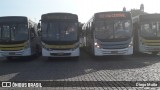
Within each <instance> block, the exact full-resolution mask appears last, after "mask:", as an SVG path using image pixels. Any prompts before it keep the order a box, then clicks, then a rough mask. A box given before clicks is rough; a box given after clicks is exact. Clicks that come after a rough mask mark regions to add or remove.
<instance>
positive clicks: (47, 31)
mask: <svg viewBox="0 0 160 90" xmlns="http://www.w3.org/2000/svg"><path fill="white" fill-rule="evenodd" d="M77 32H78V23H77V22H42V40H44V41H75V40H77V39H78V33H77Z"/></svg>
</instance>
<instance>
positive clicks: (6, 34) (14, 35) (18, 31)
mask: <svg viewBox="0 0 160 90" xmlns="http://www.w3.org/2000/svg"><path fill="white" fill-rule="evenodd" d="M27 39H28V29H27V24H0V42H9V41H11V42H14V41H24V40H27Z"/></svg>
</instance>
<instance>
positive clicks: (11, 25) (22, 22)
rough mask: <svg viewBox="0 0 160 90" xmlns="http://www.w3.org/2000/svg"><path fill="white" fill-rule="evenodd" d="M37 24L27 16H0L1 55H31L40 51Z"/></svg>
mask: <svg viewBox="0 0 160 90" xmlns="http://www.w3.org/2000/svg"><path fill="white" fill-rule="evenodd" d="M36 28H37V24H36V23H34V22H32V21H31V20H29V19H28V18H27V17H25V16H5V17H0V57H7V58H8V59H12V57H17V56H31V55H33V54H36V53H37V52H39V50H38V48H39V45H38V39H37V38H38V35H37V29H36Z"/></svg>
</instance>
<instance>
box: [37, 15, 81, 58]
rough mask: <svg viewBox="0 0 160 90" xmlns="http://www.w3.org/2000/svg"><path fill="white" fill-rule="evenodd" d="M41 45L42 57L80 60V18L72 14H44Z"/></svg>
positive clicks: (42, 17)
mask: <svg viewBox="0 0 160 90" xmlns="http://www.w3.org/2000/svg"><path fill="white" fill-rule="evenodd" d="M39 24H40V23H39ZM38 26H39V25H38ZM41 43H42V56H45V57H76V58H78V57H79V56H80V46H79V30H78V16H77V15H76V14H72V13H47V14H43V15H42V16H41Z"/></svg>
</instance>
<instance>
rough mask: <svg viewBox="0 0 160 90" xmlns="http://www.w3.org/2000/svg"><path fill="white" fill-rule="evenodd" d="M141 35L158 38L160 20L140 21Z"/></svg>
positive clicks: (159, 34)
mask: <svg viewBox="0 0 160 90" xmlns="http://www.w3.org/2000/svg"><path fill="white" fill-rule="evenodd" d="M141 35H142V37H145V38H160V22H149V23H142V24H141Z"/></svg>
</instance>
